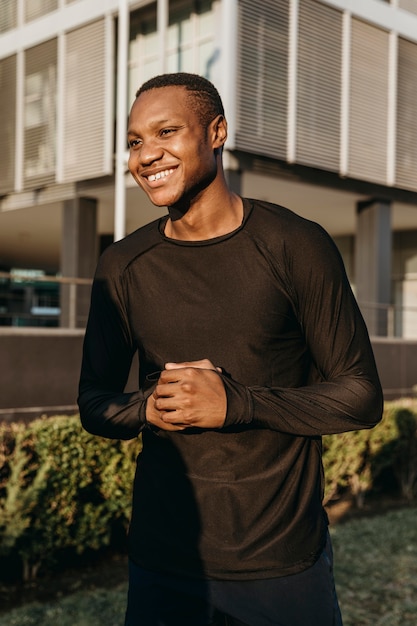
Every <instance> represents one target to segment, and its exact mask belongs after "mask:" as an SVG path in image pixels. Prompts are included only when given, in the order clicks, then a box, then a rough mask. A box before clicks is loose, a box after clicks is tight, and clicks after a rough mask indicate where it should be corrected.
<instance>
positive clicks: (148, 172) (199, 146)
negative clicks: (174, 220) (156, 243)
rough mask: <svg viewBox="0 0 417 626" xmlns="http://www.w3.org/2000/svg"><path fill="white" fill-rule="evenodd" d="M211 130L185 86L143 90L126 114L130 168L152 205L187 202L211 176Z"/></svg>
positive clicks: (213, 169)
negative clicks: (206, 125) (202, 119)
mask: <svg viewBox="0 0 417 626" xmlns="http://www.w3.org/2000/svg"><path fill="white" fill-rule="evenodd" d="M210 137H211V134H210V132H208V131H207V130H206V129H205V128H204V127H203V126H202V124H201V122H200V120H199V118H198V115H197V113H196V112H195V109H194V108H193V99H192V98H190V95H189V92H187V91H186V89H185V87H162V88H159V89H152V90H150V91H145V92H144V93H142V94H141V95H140V96H139V97H138V98H137V99H136V101H135V102H134V104H133V106H132V110H131V112H130V118H129V129H128V141H129V146H130V155H129V171H130V173H131V174H132V176H133V178H134V179H135V181H136V182H137V183H138V185H139V186H140V187H141V188H142V189H143V190H144V191H145V193H146V194H147V195H148V196H149V199H150V200H151V202H153V204H155V205H156V206H174V205H181V204H182V203H183V202H184V203H185V202H189V201H192V200H193V199H194V197H195V196H196V195H197V194H198V193H200V192H201V191H202V190H204V189H205V188H206V187H207V186H208V185H209V184H210V183H211V182H212V181H213V179H214V178H215V176H216V172H217V164H216V158H215V153H214V147H213V144H212V141H211V139H210Z"/></svg>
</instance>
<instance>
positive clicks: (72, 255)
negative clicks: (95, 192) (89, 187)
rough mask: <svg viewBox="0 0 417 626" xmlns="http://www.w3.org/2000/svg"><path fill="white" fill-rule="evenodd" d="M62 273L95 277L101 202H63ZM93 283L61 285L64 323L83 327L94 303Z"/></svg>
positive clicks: (70, 276)
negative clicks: (91, 285)
mask: <svg viewBox="0 0 417 626" xmlns="http://www.w3.org/2000/svg"><path fill="white" fill-rule="evenodd" d="M62 224H63V226H62V244H61V274H62V276H63V278H65V277H68V278H84V279H86V278H88V279H91V278H92V277H93V274H94V270H95V267H96V264H97V256H98V237H97V201H96V200H95V199H93V198H73V199H72V200H66V201H65V202H64V205H63V220H62ZM90 291H91V290H90V285H88V284H87V285H75V284H74V283H71V282H69V283H68V284H66V283H64V284H63V285H62V286H61V326H63V327H65V328H82V327H84V326H85V323H86V321H87V315H88V309H89V305H90Z"/></svg>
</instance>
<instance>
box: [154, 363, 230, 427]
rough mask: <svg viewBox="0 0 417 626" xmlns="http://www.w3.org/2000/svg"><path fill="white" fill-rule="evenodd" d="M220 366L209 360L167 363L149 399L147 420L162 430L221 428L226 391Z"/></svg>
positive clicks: (224, 411)
mask: <svg viewBox="0 0 417 626" xmlns="http://www.w3.org/2000/svg"><path fill="white" fill-rule="evenodd" d="M219 372H221V369H220V368H218V367H215V366H214V365H213V364H212V363H211V361H209V360H208V359H203V360H201V361H188V362H184V363H166V365H165V369H164V370H163V372H161V375H160V377H159V380H158V384H157V386H156V388H155V390H154V392H153V394H152V396H150V397H149V398H148V402H147V405H146V419H147V421H148V423H150V424H152V425H154V426H157V427H158V428H162V429H163V430H171V431H172V430H185V429H186V428H190V427H197V428H221V427H222V426H223V424H224V421H225V419H226V409H227V400H226V391H225V389H224V385H223V381H222V379H221V378H220V376H219V375H218V373H219Z"/></svg>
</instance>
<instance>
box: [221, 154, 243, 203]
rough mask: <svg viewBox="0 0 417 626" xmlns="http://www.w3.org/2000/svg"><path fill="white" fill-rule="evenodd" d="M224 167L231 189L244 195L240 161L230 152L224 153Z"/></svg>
mask: <svg viewBox="0 0 417 626" xmlns="http://www.w3.org/2000/svg"><path fill="white" fill-rule="evenodd" d="M223 167H224V175H225V178H226V182H227V184H228V186H229V189H231V190H232V191H234V192H235V193H237V194H238V195H239V196H241V195H242V170H241V168H240V163H239V161H238V159H237V158H236V157H235V156H234V155H233V154H232V153H231V152H229V151H228V150H225V151H224V153H223Z"/></svg>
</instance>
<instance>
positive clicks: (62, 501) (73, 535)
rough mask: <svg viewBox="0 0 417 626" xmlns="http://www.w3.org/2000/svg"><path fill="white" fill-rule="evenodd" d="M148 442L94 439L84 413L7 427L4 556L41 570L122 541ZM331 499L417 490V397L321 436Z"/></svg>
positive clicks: (3, 443)
mask: <svg viewBox="0 0 417 626" xmlns="http://www.w3.org/2000/svg"><path fill="white" fill-rule="evenodd" d="M140 449H141V439H140V438H138V439H134V440H132V441H128V442H126V441H115V440H109V439H103V438H99V437H96V436H92V435H90V434H88V433H87V432H86V431H84V430H83V429H82V427H81V424H80V420H79V418H78V416H72V417H64V416H61V417H60V416H58V417H53V418H44V419H39V420H35V421H33V422H31V423H30V424H29V425H22V424H9V425H6V424H3V425H0V557H7V558H11V555H12V556H13V557H15V556H16V555H17V557H18V558H19V559H20V562H21V564H22V576H23V578H24V579H26V580H29V579H30V578H33V577H35V576H36V573H37V570H38V568H39V567H40V566H41V565H45V566H48V564H50V563H51V562H53V561H54V560H57V559H58V558H59V557H60V555H63V554H65V553H68V551H70V552H71V551H72V553H79V554H81V553H82V552H85V551H88V550H94V551H99V550H101V549H102V548H103V547H106V546H109V545H114V542H115V539H116V538H117V537H121V536H123V537H125V535H126V530H127V526H128V523H129V517H130V506H131V504H130V501H131V490H132V484H133V477H134V471H135V459H136V456H137V454H138V453H139V452H140ZM323 465H324V470H325V502H328V501H329V500H332V499H335V498H337V497H338V496H340V494H341V493H342V492H344V491H349V492H350V493H352V494H353V495H354V496H355V498H356V501H357V504H358V505H359V506H361V505H362V504H363V501H364V498H365V496H366V494H367V493H368V492H369V491H375V490H376V489H386V485H387V481H388V478H389V479H390V480H391V481H394V483H395V485H396V488H397V491H398V493H399V494H400V495H401V496H402V497H403V498H404V499H406V500H408V501H409V502H411V501H412V500H413V499H414V498H415V497H416V495H417V401H416V400H402V401H398V402H391V403H387V404H386V406H385V410H384V418H383V420H382V422H381V423H380V424H378V425H377V426H376V427H375V428H373V429H370V430H361V431H353V432H348V433H342V434H339V435H332V436H326V437H324V438H323Z"/></svg>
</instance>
